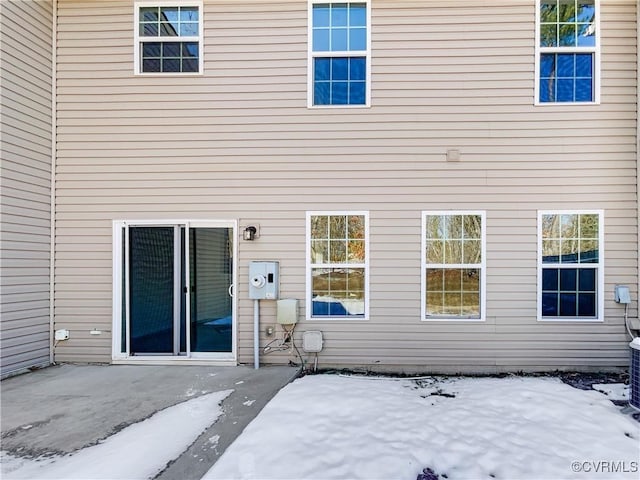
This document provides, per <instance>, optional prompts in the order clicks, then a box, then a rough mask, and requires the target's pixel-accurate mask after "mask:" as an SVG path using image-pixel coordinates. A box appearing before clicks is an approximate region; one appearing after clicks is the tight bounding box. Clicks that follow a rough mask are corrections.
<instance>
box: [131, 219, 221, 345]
mask: <svg viewBox="0 0 640 480" xmlns="http://www.w3.org/2000/svg"><path fill="white" fill-rule="evenodd" d="M121 239H122V245H121V247H122V248H121V253H122V263H121V266H122V268H121V270H122V271H121V275H122V277H121V278H122V282H121V288H122V291H121V293H122V295H121V299H122V302H121V305H122V311H121V322H120V327H121V335H120V338H121V348H120V353H121V354H126V355H127V356H186V357H188V356H192V354H196V356H197V354H205V355H204V356H207V355H206V354H211V355H213V354H225V353H226V354H228V353H232V352H233V351H234V348H233V345H234V334H233V332H234V320H233V298H232V295H233V261H234V241H233V240H234V229H233V226H208V225H206V224H203V226H200V225H196V226H193V225H189V224H187V223H185V224H174V225H155V224H154V225H144V224H128V225H127V224H123V225H122V236H121Z"/></svg>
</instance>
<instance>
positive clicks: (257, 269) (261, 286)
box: [249, 261, 280, 300]
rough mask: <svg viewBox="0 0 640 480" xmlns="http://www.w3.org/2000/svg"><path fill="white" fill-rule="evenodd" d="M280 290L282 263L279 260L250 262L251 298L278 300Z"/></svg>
mask: <svg viewBox="0 0 640 480" xmlns="http://www.w3.org/2000/svg"><path fill="white" fill-rule="evenodd" d="M279 291H280V264H279V263H278V262H259V261H254V262H251V263H249V298H251V299H252V300H277V299H278V295H279Z"/></svg>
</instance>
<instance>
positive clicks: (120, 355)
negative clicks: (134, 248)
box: [111, 219, 238, 365]
mask: <svg viewBox="0 0 640 480" xmlns="http://www.w3.org/2000/svg"><path fill="white" fill-rule="evenodd" d="M127 225H129V226H147V227H151V226H158V227H167V226H175V225H180V226H188V227H190V228H191V227H195V228H198V227H204V228H206V227H213V228H216V227H221V228H232V229H233V252H234V255H236V256H237V255H238V222H237V221H236V220H185V219H159V220H149V219H139V220H131V219H130V220H114V221H113V223H112V237H111V238H112V240H111V242H112V243H111V245H112V247H111V248H112V289H111V292H112V308H111V319H112V324H111V358H112V361H113V363H122V364H126V363H146V364H158V365H163V364H174V363H175V364H194V365H199V364H202V365H205V364H206V365H211V364H216V365H236V364H237V358H238V298H237V295H235V292H237V288H236V286H237V285H238V266H237V265H238V262H237V261H234V262H233V264H234V265H233V272H232V282H233V284H232V285H233V291H234V295H233V296H232V307H231V308H232V312H233V313H232V316H233V319H234V320H233V330H232V333H231V352H225V353H217V352H212V353H208V352H190V354H189V355H185V356H171V355H167V356H164V355H153V356H144V355H142V356H130V355H128V354H127V353H126V352H122V351H121V339H122V317H121V314H122V301H123V293H124V292H123V291H122V276H123V275H124V271H123V269H122V262H123V257H124V256H125V246H124V245H123V244H122V230H123V229H124V228H125V227H126V226H127Z"/></svg>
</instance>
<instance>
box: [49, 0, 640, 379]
mask: <svg viewBox="0 0 640 480" xmlns="http://www.w3.org/2000/svg"><path fill="white" fill-rule="evenodd" d="M133 13H134V7H133V2H132V1H126V0H112V1H109V2H90V1H76V0H60V1H59V4H58V14H59V16H58V22H59V23H58V57H57V59H58V64H57V68H58V70H57V72H58V75H57V95H58V96H57V102H58V103H57V105H58V109H57V132H58V136H57V145H58V158H57V165H58V167H57V176H56V179H57V202H56V206H57V209H56V221H57V223H56V253H55V255H56V266H57V268H56V275H55V284H56V296H55V311H56V328H67V329H69V330H70V331H71V338H70V339H69V340H68V341H65V342H63V343H61V344H60V345H59V346H58V348H57V350H56V359H57V360H61V361H94V362H105V361H109V360H110V359H111V338H110V336H109V332H110V330H111V325H112V221H113V220H126V219H150V220H153V219H158V220H159V221H160V220H162V219H170V218H184V219H202V220H207V219H212V220H217V219H223V220H226V219H238V220H239V224H240V225H248V224H252V223H258V224H259V225H260V234H261V235H260V238H259V239H258V240H257V241H254V242H243V241H242V240H240V242H239V251H238V265H239V285H238V286H237V288H236V295H237V296H238V305H239V308H238V336H239V343H238V352H239V357H238V360H239V361H240V362H242V363H250V362H252V361H253V356H252V355H253V325H252V322H253V303H252V301H251V300H249V298H248V263H249V261H251V260H278V261H280V268H281V285H280V293H281V297H285V298H298V299H300V300H301V307H302V308H301V315H300V318H301V321H300V323H299V324H298V326H297V328H296V339H297V341H298V342H299V341H300V337H301V334H302V332H304V331H306V330H321V331H322V332H323V334H324V338H325V348H324V350H323V351H322V352H321V353H320V355H319V362H320V365H321V366H322V365H325V366H328V365H338V366H346V367H357V366H365V367H367V368H371V369H380V370H382V369H390V370H406V371H409V370H415V371H429V370H430V371H501V370H521V369H522V370H545V369H555V368H564V369H572V368H605V367H617V366H624V365H626V364H627V355H628V353H627V350H628V349H627V342H628V340H627V337H626V333H625V327H624V322H623V311H624V309H623V308H622V307H621V306H620V305H618V304H615V303H614V301H613V289H614V285H615V284H626V285H629V286H630V287H631V292H632V298H633V300H634V303H633V304H632V306H631V309H630V312H629V314H630V316H632V317H634V316H637V309H636V303H635V300H636V299H637V293H638V292H637V278H638V271H637V270H638V269H637V265H638V259H637V255H638V251H637V247H638V243H637V238H638V236H637V235H638V231H637V223H638V222H637V197H636V193H637V185H636V148H637V144H636V141H637V138H636V101H637V96H636V69H637V63H636V35H637V32H636V21H635V14H636V2H635V1H633V0H601V32H600V34H601V46H602V48H601V51H602V64H601V65H602V68H601V70H602V73H601V84H602V88H601V103H600V104H599V105H570V104H561V105H545V106H534V98H533V97H534V34H535V2H534V0H519V1H501V0H498V1H495V2H491V3H490V4H487V3H486V2H478V1H471V0H464V1H460V0H455V1H454V0H438V1H420V2H416V1H410V0H401V1H397V0H394V1H391V0H373V1H372V3H371V17H372V21H371V25H372V26H371V32H372V33H371V43H372V50H371V62H372V77H371V107H370V108H353V109H341V108H336V109H333V108H324V109H322V108H316V109H313V108H312V109H309V108H307V2H306V1H305V0H280V1H278V2H271V1H266V0H234V1H231V0H226V1H220V0H205V2H204V22H205V23H204V31H205V34H204V56H205V57H204V74H203V75H200V76H189V77H170V76H164V77H157V76H156V77H153V76H140V75H134V71H133V28H134V27H133ZM448 149H457V150H459V151H460V152H461V159H460V161H457V162H448V161H447V160H446V151H447V150H448ZM568 209H581V210H582V209H589V210H592V209H597V210H603V211H604V226H605V247H604V250H605V279H604V280H605V285H604V291H603V292H601V294H602V295H604V302H605V303H604V312H605V318H604V321H603V322H567V321H557V322H539V321H537V320H536V298H537V293H536V292H537V288H538V287H537V218H538V213H537V212H538V211H539V210H568ZM332 210H334V211H351V210H353V211H368V212H369V222H370V232H369V234H370V237H369V239H370V245H369V254H370V258H369V265H370V271H369V275H370V318H369V319H368V320H364V321H362V320H351V321H350V320H343V321H317V320H313V321H309V320H304V317H305V312H304V298H305V294H306V293H305V292H306V290H305V218H306V217H305V216H306V212H307V211H332ZM424 210H429V211H430V210H434V211H442V210H474V211H475V210H482V211H485V212H486V251H487V258H486V265H487V266H486V269H487V270H486V276H487V285H486V310H487V317H486V320H485V321H482V322H452V321H449V322H447V321H440V322H424V321H421V320H420V301H421V300H420V298H421V292H420V288H421V287H420V284H421V212H422V211H424ZM261 322H262V325H263V326H266V325H269V324H272V325H273V324H275V307H274V304H273V302H268V301H264V302H262V305H261ZM94 328H95V329H98V330H100V331H102V332H103V334H102V335H100V336H95V335H93V336H92V335H90V334H89V331H90V330H92V329H94ZM263 330H264V329H263ZM268 340H269V339H267V338H266V337H262V338H261V344H262V345H264V344H265V343H266V342H267V341H268ZM289 359H294V360H295V356H294V355H291V356H289V354H286V353H285V354H273V355H268V356H264V357H263V359H262V361H263V362H267V363H269V362H273V363H285V362H287V361H288V360H289Z"/></svg>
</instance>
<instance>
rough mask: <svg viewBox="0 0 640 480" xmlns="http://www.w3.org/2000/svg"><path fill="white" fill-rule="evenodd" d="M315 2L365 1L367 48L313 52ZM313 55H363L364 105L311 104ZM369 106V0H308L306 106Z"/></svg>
mask: <svg viewBox="0 0 640 480" xmlns="http://www.w3.org/2000/svg"><path fill="white" fill-rule="evenodd" d="M316 3H365V4H366V5H367V50H366V51H357V50H356V51H351V50H350V51H346V52H340V51H333V52H318V53H315V54H314V52H313V5H314V4H316ZM315 57H365V58H366V63H367V70H366V75H365V81H366V82H367V85H366V87H365V103H364V105H314V104H313V59H314V58H315ZM369 107H371V0H324V1H323V0H308V4H307V108H313V109H316V108H317V109H324V108H369Z"/></svg>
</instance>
